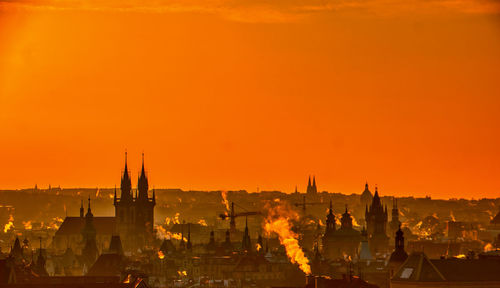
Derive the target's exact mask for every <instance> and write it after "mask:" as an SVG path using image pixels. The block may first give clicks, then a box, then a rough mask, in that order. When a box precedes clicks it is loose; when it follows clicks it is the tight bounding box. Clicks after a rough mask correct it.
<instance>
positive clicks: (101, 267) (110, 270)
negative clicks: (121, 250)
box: [87, 253, 124, 276]
mask: <svg viewBox="0 0 500 288" xmlns="http://www.w3.org/2000/svg"><path fill="white" fill-rule="evenodd" d="M123 265H124V261H123V257H122V256H121V255H119V254H116V253H106V254H101V255H100V256H99V258H97V260H96V261H95V263H94V265H92V267H90V269H89V272H88V273H87V276H120V275H121V272H122V269H123Z"/></svg>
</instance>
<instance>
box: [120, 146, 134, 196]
mask: <svg viewBox="0 0 500 288" xmlns="http://www.w3.org/2000/svg"><path fill="white" fill-rule="evenodd" d="M120 189H121V192H122V193H121V197H120V201H123V202H128V201H131V200H132V182H131V180H130V174H129V172H128V164H127V151H125V168H124V169H123V175H122V179H121V185H120Z"/></svg>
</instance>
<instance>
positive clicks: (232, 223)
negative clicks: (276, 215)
mask: <svg viewBox="0 0 500 288" xmlns="http://www.w3.org/2000/svg"><path fill="white" fill-rule="evenodd" d="M238 206H239V205H238ZM239 207H240V208H241V209H243V210H246V209H245V208H243V207H241V206H239ZM253 215H262V212H257V211H245V212H240V213H235V212H234V202H231V211H229V214H227V213H222V214H220V215H219V217H220V218H221V219H222V220H226V219H227V218H229V219H230V221H229V228H230V229H231V231H234V230H236V221H235V219H236V217H242V216H245V217H248V216H253Z"/></svg>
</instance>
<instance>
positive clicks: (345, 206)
mask: <svg viewBox="0 0 500 288" xmlns="http://www.w3.org/2000/svg"><path fill="white" fill-rule="evenodd" d="M345 213H346V214H347V204H345Z"/></svg>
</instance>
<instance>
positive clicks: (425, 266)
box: [392, 252, 446, 282]
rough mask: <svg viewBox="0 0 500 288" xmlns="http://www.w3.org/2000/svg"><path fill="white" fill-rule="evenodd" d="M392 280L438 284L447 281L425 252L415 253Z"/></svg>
mask: <svg viewBox="0 0 500 288" xmlns="http://www.w3.org/2000/svg"><path fill="white" fill-rule="evenodd" d="M392 280H395V281H410V282H438V281H445V280H446V279H445V278H444V276H443V275H442V274H441V272H440V271H439V270H438V269H437V268H436V266H434V264H432V262H431V261H430V260H429V259H428V258H427V256H426V255H425V254H424V253H423V252H415V253H412V254H411V255H410V256H408V259H406V261H405V262H404V263H403V264H402V265H401V267H400V268H399V270H398V271H397V272H396V273H395V274H394V277H393V278H392Z"/></svg>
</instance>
